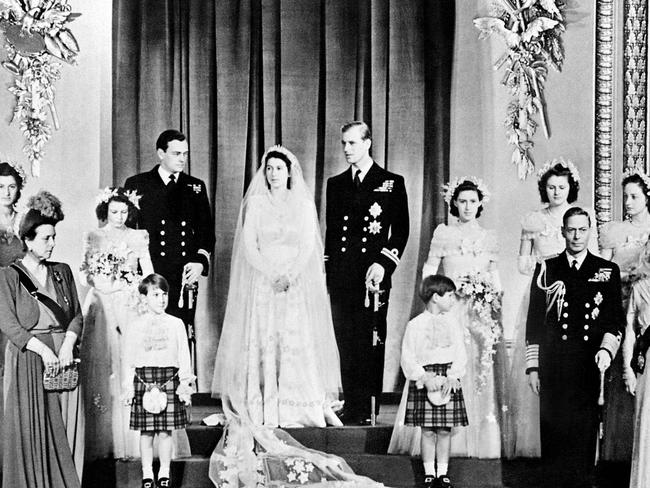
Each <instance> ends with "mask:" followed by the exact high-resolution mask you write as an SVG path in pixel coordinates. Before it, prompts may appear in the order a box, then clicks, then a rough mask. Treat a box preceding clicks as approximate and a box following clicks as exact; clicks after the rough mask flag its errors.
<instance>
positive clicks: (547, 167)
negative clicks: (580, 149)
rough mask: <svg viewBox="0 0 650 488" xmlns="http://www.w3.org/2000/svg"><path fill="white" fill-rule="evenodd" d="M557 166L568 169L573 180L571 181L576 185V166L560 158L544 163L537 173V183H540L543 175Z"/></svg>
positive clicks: (577, 180)
mask: <svg viewBox="0 0 650 488" xmlns="http://www.w3.org/2000/svg"><path fill="white" fill-rule="evenodd" d="M557 165H560V166H562V167H563V168H566V169H568V170H569V173H571V178H573V181H575V182H576V183H578V182H579V181H580V173H579V172H578V168H577V167H576V165H575V164H573V163H572V162H571V160H570V159H564V158H562V157H559V158H553V159H551V160H549V161H546V163H545V164H544V166H542V168H541V169H540V170H539V171H538V172H537V181H542V178H543V177H544V175H545V174H546V173H548V172H549V171H550V170H551V169H553V168H554V167H555V166H557Z"/></svg>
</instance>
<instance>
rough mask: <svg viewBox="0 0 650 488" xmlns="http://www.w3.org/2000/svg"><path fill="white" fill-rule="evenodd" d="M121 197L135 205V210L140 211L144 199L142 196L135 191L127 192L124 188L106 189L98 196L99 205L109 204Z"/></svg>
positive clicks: (108, 187)
mask: <svg viewBox="0 0 650 488" xmlns="http://www.w3.org/2000/svg"><path fill="white" fill-rule="evenodd" d="M120 195H122V196H125V197H126V198H127V199H128V200H129V202H131V203H132V204H133V206H134V207H135V208H137V209H138V210H140V198H142V195H138V193H137V192H136V191H135V190H125V189H123V188H111V187H110V186H107V187H106V188H104V189H103V190H102V191H101V192H100V193H99V195H97V205H99V204H101V203H108V202H109V200H110V199H111V198H114V197H117V196H120Z"/></svg>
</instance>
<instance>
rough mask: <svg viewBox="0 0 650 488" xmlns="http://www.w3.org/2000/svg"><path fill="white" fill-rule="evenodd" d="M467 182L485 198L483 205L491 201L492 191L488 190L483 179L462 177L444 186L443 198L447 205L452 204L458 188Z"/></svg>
mask: <svg viewBox="0 0 650 488" xmlns="http://www.w3.org/2000/svg"><path fill="white" fill-rule="evenodd" d="M466 181H468V182H470V183H472V184H473V185H474V186H476V189H477V190H478V191H479V192H480V193H481V195H482V196H483V198H482V199H481V201H482V203H487V202H489V201H490V196H491V193H490V190H488V188H487V186H486V185H485V183H484V182H483V180H482V179H480V178H477V177H476V176H461V177H460V178H456V179H455V180H452V181H450V182H449V183H445V184H444V185H442V196H443V197H444V199H445V202H447V205H450V204H451V199H452V198H453V197H454V193H455V192H456V188H458V187H459V186H460V185H461V184H463V183H464V182H466Z"/></svg>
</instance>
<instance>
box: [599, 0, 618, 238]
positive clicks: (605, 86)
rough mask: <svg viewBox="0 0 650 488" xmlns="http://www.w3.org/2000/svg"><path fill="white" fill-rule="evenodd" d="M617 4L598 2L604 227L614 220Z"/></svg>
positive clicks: (601, 215) (601, 214)
mask: <svg viewBox="0 0 650 488" xmlns="http://www.w3.org/2000/svg"><path fill="white" fill-rule="evenodd" d="M613 36H614V0H597V1H596V94H595V95H596V97H595V98H596V104H595V109H596V113H595V134H594V135H595V151H594V153H595V158H596V161H595V178H594V180H595V181H594V187H595V207H596V222H597V223H598V226H599V227H600V226H601V225H602V224H604V223H605V222H609V221H611V220H612V122H613V113H614V112H613V108H612V107H613V73H614V65H613V57H614V56H613V53H614V42H613Z"/></svg>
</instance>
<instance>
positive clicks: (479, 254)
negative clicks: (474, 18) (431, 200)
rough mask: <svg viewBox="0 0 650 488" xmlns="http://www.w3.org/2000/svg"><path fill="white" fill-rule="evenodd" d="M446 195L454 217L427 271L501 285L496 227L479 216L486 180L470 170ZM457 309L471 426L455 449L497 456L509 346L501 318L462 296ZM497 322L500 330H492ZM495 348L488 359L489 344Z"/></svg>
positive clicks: (436, 236)
mask: <svg viewBox="0 0 650 488" xmlns="http://www.w3.org/2000/svg"><path fill="white" fill-rule="evenodd" d="M444 189H445V192H444V196H445V201H446V202H447V204H448V205H449V208H450V213H451V215H452V216H453V217H456V219H457V220H456V221H455V222H451V223H449V224H440V225H439V226H438V227H436V229H435V231H434V233H433V238H432V239H431V247H430V249H429V257H428V259H427V261H426V263H425V264H424V266H423V268H422V277H423V278H426V277H427V276H431V275H434V274H437V273H438V272H439V269H440V270H442V273H443V274H444V275H445V276H448V277H449V278H451V279H453V280H454V282H455V283H456V286H457V287H460V284H461V283H462V282H463V281H464V280H466V279H467V278H468V277H470V276H472V275H475V276H476V275H477V274H481V275H482V276H483V277H484V278H485V279H487V280H488V281H489V283H490V284H491V286H493V287H495V288H496V289H498V290H500V289H501V283H500V279H499V273H498V271H497V253H498V244H497V238H496V232H495V231H494V230H487V229H484V228H482V227H481V226H480V225H479V223H478V221H477V218H478V217H480V215H481V212H482V211H483V205H484V204H485V203H487V202H488V200H489V196H490V194H489V191H488V190H487V187H486V186H485V184H483V182H482V181H481V180H479V179H477V178H474V177H471V176H465V177H462V178H457V179H456V180H454V181H453V182H451V183H450V184H448V185H445V187H444ZM456 313H457V314H458V326H459V327H461V330H462V332H463V334H464V337H465V345H466V349H467V374H466V375H465V377H464V378H463V379H462V386H463V394H464V396H465V404H466V406H467V415H468V418H469V426H468V427H467V428H466V429H459V430H458V431H456V432H453V433H452V439H451V453H452V455H456V456H467V457H479V458H498V457H500V456H501V429H500V425H499V420H500V417H501V408H500V403H501V402H500V400H501V398H502V395H503V389H504V381H505V360H506V358H505V351H504V350H503V344H502V342H501V341H500V340H499V339H500V336H501V331H500V324H499V323H497V324H488V323H487V322H482V321H481V320H480V319H479V318H478V317H477V316H476V314H475V313H474V312H473V311H472V304H471V300H468V299H461V300H460V301H459V304H458V307H457V310H456ZM493 325H496V327H497V328H498V329H499V330H498V331H487V330H486V328H491V327H492V326H493ZM486 333H489V334H490V335H493V336H494V335H496V336H497V337H499V339H497V340H496V343H489V344H486V343H485V341H484V337H485V334H486ZM486 348H490V349H494V350H496V353H495V354H494V355H493V356H491V359H490V360H489V361H486V360H485V358H486V355H485V354H484V352H485V349H486Z"/></svg>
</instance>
